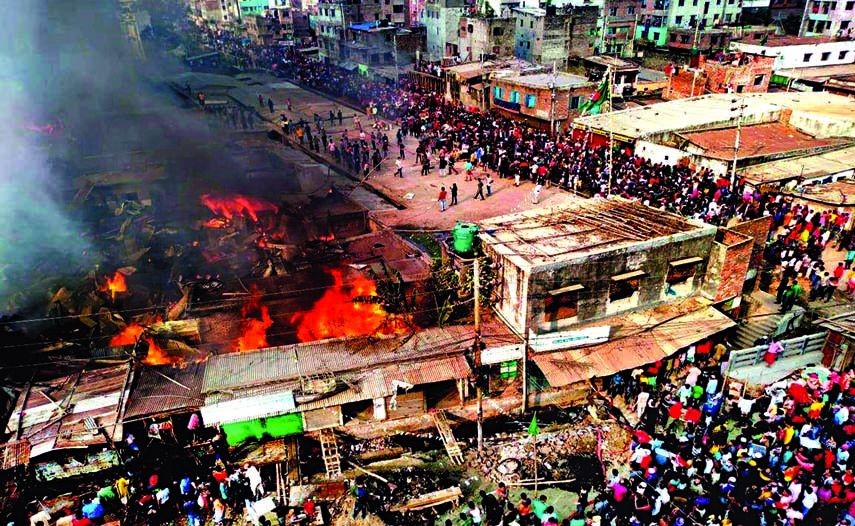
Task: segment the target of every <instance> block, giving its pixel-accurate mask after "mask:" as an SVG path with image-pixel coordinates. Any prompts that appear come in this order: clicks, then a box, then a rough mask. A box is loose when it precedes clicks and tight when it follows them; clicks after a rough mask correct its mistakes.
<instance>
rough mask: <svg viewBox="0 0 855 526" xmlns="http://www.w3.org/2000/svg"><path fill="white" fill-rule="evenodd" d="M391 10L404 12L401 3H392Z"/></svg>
mask: <svg viewBox="0 0 855 526" xmlns="http://www.w3.org/2000/svg"><path fill="white" fill-rule="evenodd" d="M392 12H393V13H403V12H404V6H403V5H393V6H392Z"/></svg>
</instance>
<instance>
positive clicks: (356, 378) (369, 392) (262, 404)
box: [202, 353, 471, 425]
mask: <svg viewBox="0 0 855 526" xmlns="http://www.w3.org/2000/svg"><path fill="white" fill-rule="evenodd" d="M470 373H471V369H470V368H469V364H468V363H467V362H466V358H465V357H464V356H463V354H462V353H458V354H457V355H455V356H443V357H440V358H435V359H430V360H426V361H425V360H419V361H418V362H410V363H401V364H391V365H386V366H382V367H377V368H374V369H370V370H365V371H360V372H356V373H351V374H345V375H343V376H342V380H346V381H347V384H348V389H346V390H344V391H341V392H338V393H335V394H333V395H331V396H328V397H326V398H320V399H318V400H313V401H311V402H308V403H304V404H297V405H296V406H295V407H290V406H289V405H288V397H289V396H290V400H291V401H293V389H296V388H297V387H298V385H299V384H298V383H296V382H286V383H282V384H279V385H275V386H263V387H253V388H249V389H242V390H240V391H235V392H233V393H230V394H229V395H224V394H222V393H212V394H210V395H208V396H207V397H206V404H208V405H206V406H204V407H203V408H202V419H203V421H204V422H205V425H215V424H217V423H227V422H238V421H243V420H248V419H251V418H260V417H261V414H260V413H263V412H265V411H270V413H268V414H266V415H264V416H273V414H274V413H275V414H277V415H280V414H287V413H296V412H303V411H311V410H313V409H321V408H324V407H333V406H338V405H342V404H349V403H352V402H360V401H363V400H372V399H374V398H383V397H387V396H391V395H393V394H394V393H395V391H396V386H395V385H394V383H393V382H394V381H395V380H399V381H402V382H405V383H408V384H412V385H423V384H428V383H434V382H442V381H445V380H456V379H461V378H468V377H469V375H470ZM289 393H290V395H289ZM283 396H284V397H285V398H286V400H284V402H283V400H281V397H283ZM249 415H254V416H249Z"/></svg>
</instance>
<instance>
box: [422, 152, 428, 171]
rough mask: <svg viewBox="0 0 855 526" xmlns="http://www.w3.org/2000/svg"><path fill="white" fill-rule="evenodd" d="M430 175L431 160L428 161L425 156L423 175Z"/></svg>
mask: <svg viewBox="0 0 855 526" xmlns="http://www.w3.org/2000/svg"><path fill="white" fill-rule="evenodd" d="M429 173H430V159H428V157H427V155H425V160H424V161H423V162H422V175H428V174H429Z"/></svg>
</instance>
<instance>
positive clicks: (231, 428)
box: [223, 413, 303, 446]
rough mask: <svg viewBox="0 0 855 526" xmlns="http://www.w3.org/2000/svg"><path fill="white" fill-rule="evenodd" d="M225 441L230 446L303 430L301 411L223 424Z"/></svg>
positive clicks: (294, 433) (293, 433)
mask: <svg viewBox="0 0 855 526" xmlns="http://www.w3.org/2000/svg"><path fill="white" fill-rule="evenodd" d="M223 431H225V433H226V441H227V442H228V444H229V445H230V446H237V445H239V444H243V443H244V442H246V441H247V440H250V439H256V440H260V439H262V438H280V437H284V436H288V435H296V434H298V433H302V432H303V417H302V414H301V413H294V414H290V415H282V416H274V417H270V418H256V419H255V420H246V421H244V422H235V423H234V424H223Z"/></svg>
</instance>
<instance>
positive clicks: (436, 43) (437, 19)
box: [421, 0, 468, 62]
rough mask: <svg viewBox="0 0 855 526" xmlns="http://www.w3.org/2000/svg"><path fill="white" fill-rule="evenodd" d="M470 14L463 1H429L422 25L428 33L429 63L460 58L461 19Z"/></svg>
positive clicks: (427, 54)
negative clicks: (459, 31)
mask: <svg viewBox="0 0 855 526" xmlns="http://www.w3.org/2000/svg"><path fill="white" fill-rule="evenodd" d="M467 12H468V7H467V6H466V4H465V2H464V1H463V0H427V2H425V8H424V11H422V24H424V26H425V30H426V32H427V50H426V53H425V54H426V56H423V57H421V58H422V59H423V60H427V61H428V62H434V61H437V60H442V59H443V58H446V57H457V56H460V43H459V37H458V29H459V25H458V24H459V22H458V20H460V17H462V16H464V15H465V14H466V13H467Z"/></svg>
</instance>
